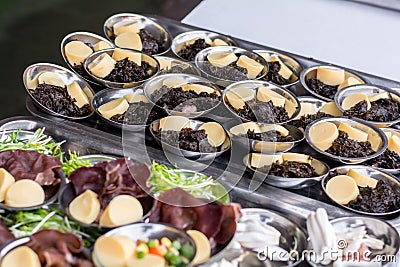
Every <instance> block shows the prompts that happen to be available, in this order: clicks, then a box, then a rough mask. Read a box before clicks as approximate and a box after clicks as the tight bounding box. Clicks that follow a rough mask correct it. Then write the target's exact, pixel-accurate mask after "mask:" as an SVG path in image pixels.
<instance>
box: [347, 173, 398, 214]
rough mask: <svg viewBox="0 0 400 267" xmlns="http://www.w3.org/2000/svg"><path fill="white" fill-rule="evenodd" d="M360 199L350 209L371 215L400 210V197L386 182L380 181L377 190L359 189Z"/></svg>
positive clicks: (353, 202)
mask: <svg viewBox="0 0 400 267" xmlns="http://www.w3.org/2000/svg"><path fill="white" fill-rule="evenodd" d="M359 190H360V194H359V195H358V197H357V198H356V199H355V200H353V201H350V203H349V204H347V206H348V207H350V208H352V209H355V210H358V211H364V212H370V213H385V212H392V211H396V210H398V209H400V195H399V193H398V192H395V191H394V190H393V189H392V187H391V186H390V185H389V184H388V183H386V182H385V181H382V180H380V181H378V184H377V185H376V187H375V188H371V187H359Z"/></svg>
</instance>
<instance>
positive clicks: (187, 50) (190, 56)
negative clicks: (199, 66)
mask: <svg viewBox="0 0 400 267" xmlns="http://www.w3.org/2000/svg"><path fill="white" fill-rule="evenodd" d="M210 46H211V45H209V44H207V43H206V40H204V39H197V40H196V41H194V43H193V44H191V45H185V47H183V48H182V49H181V51H179V52H178V56H180V57H181V58H184V59H186V60H189V61H194V58H195V57H196V55H197V53H199V52H200V51H201V50H203V49H205V48H208V47H210Z"/></svg>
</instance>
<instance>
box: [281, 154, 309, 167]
mask: <svg viewBox="0 0 400 267" xmlns="http://www.w3.org/2000/svg"><path fill="white" fill-rule="evenodd" d="M282 159H283V160H286V161H295V162H299V163H308V164H310V162H311V157H310V156H309V155H305V154H299V153H284V154H283V155H282Z"/></svg>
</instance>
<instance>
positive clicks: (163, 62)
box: [157, 58, 172, 70]
mask: <svg viewBox="0 0 400 267" xmlns="http://www.w3.org/2000/svg"><path fill="white" fill-rule="evenodd" d="M157 61H158V63H160V70H169V69H170V68H171V66H172V63H171V61H169V60H167V59H164V58H157Z"/></svg>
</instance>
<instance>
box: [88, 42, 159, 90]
mask: <svg viewBox="0 0 400 267" xmlns="http://www.w3.org/2000/svg"><path fill="white" fill-rule="evenodd" d="M114 50H115V48H110V49H104V50H100V51H97V52H94V53H93V54H91V55H90V56H88V57H87V58H86V60H85V62H84V63H83V67H84V68H85V71H86V72H87V73H88V74H89V75H90V76H91V77H92V78H93V79H94V80H96V81H97V82H99V83H101V84H102V85H104V86H107V87H109V88H116V89H126V88H132V87H136V86H138V85H141V84H142V83H144V82H146V81H148V80H150V79H151V78H152V77H154V76H156V75H157V73H158V72H159V70H160V64H159V63H158V61H157V60H156V59H155V58H154V57H153V56H149V55H147V54H144V53H142V52H140V51H137V50H133V49H126V48H124V50H129V51H132V52H136V53H140V54H141V55H142V62H143V61H145V62H147V63H149V65H150V66H152V67H153V68H154V71H153V73H151V76H150V77H149V78H147V79H145V80H142V81H136V82H129V83H118V82H111V81H107V80H105V79H103V78H99V77H97V76H96V75H94V74H92V73H91V72H90V71H89V68H88V66H89V64H90V63H92V62H93V61H94V60H95V59H96V58H97V57H99V56H100V55H101V54H103V53H107V54H108V55H110V56H112V54H113V52H114Z"/></svg>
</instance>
